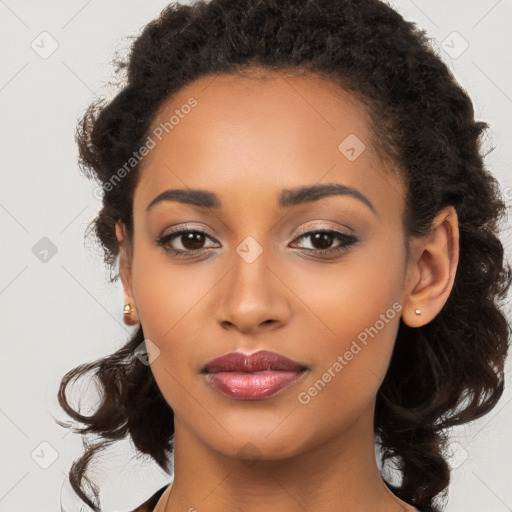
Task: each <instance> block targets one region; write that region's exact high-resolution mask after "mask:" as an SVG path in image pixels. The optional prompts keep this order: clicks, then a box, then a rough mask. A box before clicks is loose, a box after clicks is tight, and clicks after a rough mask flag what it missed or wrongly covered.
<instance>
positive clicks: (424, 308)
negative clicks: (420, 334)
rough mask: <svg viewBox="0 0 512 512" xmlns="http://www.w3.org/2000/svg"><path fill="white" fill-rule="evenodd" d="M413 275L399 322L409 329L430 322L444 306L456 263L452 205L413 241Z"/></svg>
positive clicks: (455, 238)
mask: <svg viewBox="0 0 512 512" xmlns="http://www.w3.org/2000/svg"><path fill="white" fill-rule="evenodd" d="M413 255H414V256H413V258H412V261H410V262H409V265H413V266H414V269H413V270H414V272H412V273H411V274H412V275H413V276H414V277H413V279H412V280H411V281H410V284H409V285H408V286H409V288H410V291H409V293H408V296H407V299H406V300H405V304H404V308H403V313H402V319H403V321H404V322H405V323H406V324H407V325H408V326H410V327H420V326H422V325H425V324H427V323H428V322H430V321H431V320H433V319H434V318H435V317H436V316H437V314H438V313H439V312H440V311H441V309H442V308H443V306H444V305H445V303H446V301H447V300H448V297H449V296H450V293H451V290H452V288H453V283H454V281H455V274H456V271H457V265H458V262H459V227H458V218H457V212H456V211H455V208H453V206H449V207H446V208H444V209H443V210H442V211H441V212H440V213H439V214H438V215H437V216H436V218H435V219H434V221H433V223H432V230H431V231H430V232H429V233H428V234H427V235H425V236H424V237H422V238H418V239H416V240H414V250H413ZM418 312H419V313H418Z"/></svg>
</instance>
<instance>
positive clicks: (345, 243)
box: [156, 226, 359, 258]
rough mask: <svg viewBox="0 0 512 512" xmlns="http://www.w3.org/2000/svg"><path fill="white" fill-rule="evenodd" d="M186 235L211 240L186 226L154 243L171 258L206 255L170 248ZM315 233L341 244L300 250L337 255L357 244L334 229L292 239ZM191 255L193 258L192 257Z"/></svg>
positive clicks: (307, 233) (204, 251)
mask: <svg viewBox="0 0 512 512" xmlns="http://www.w3.org/2000/svg"><path fill="white" fill-rule="evenodd" d="M186 233H201V234H202V235H204V236H206V237H208V238H210V239H211V237H210V236H209V235H208V234H207V233H206V232H204V231H202V230H201V229H190V228H188V227H187V226H185V227H183V228H179V229H177V230H175V231H172V232H171V233H168V234H167V235H164V236H162V237H160V238H158V239H157V241H156V243H157V245H158V246H159V247H161V248H162V250H163V251H164V252H166V253H168V254H171V255H173V256H176V257H178V258H189V257H193V256H200V255H202V254H204V253H206V252H207V251H208V250H209V249H211V248H209V247H207V248H203V249H196V250H193V249H192V250H188V251H183V250H179V249H173V248H172V247H170V245H169V242H171V241H172V240H173V239H174V238H177V237H179V236H180V235H183V234H186ZM316 233H327V234H330V235H333V236H334V237H335V238H337V239H338V240H340V241H341V242H342V243H341V244H340V245H339V246H338V247H336V248H335V249H302V250H303V251H307V252H313V253H315V254H337V253H341V252H345V251H347V250H348V248H349V247H350V246H351V245H353V244H355V243H357V242H358V241H359V239H358V238H357V237H356V236H354V235H348V234H345V233H341V232H340V231H336V230H334V229H328V228H326V229H314V230H304V231H301V232H300V233H299V235H298V236H297V237H296V238H295V239H294V241H295V240H300V239H302V238H307V237H308V236H311V235H314V234H316ZM192 255H193V256H192Z"/></svg>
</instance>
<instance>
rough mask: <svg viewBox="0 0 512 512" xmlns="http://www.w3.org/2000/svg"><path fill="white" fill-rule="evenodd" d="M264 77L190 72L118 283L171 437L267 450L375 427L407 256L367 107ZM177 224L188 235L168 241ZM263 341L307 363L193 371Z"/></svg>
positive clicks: (158, 143) (161, 137) (303, 80)
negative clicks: (130, 307)
mask: <svg viewBox="0 0 512 512" xmlns="http://www.w3.org/2000/svg"><path fill="white" fill-rule="evenodd" d="M267 77H269V78H270V77H272V79H271V80H269V79H267V80H254V79H248V78H240V77H235V76H231V75H218V76H216V77H215V78H214V79H213V78H212V76H209V77H204V78H202V79H200V80H197V81H196V82H193V83H192V84H190V85H188V86H187V87H185V88H184V89H182V90H181V91H180V92H179V94H177V95H176V96H175V97H174V98H173V100H172V101H171V102H170V103H169V102H168V103H167V104H166V107H165V108H164V109H162V110H161V111H160V112H159V116H158V118H157V119H156V120H155V121H154V124H153V127H152V132H151V133H150V137H151V139H152V142H148V148H149V147H150V149H149V153H148V154H147V156H146V158H145V160H144V162H143V167H142V168H141V171H140V172H141V174H140V177H139V181H138V185H137V188H136V191H135V194H134V203H133V207H134V240H133V247H134V250H133V254H132V255H131V260H130V265H131V266H130V269H129V270H126V271H125V273H124V280H123V282H126V283H127V287H128V288H129V294H130V295H132V296H133V302H134V304H135V306H136V309H137V312H138V316H139V319H140V321H141V324H142V327H143V331H144V335H145V337H146V340H150V341H151V343H149V342H147V346H148V352H149V356H150V360H151V359H153V358H154V360H153V361H152V362H151V369H152V371H153V373H154V376H155V379H156V381H157V383H158V385H159V387H160V389H161V391H162V393H163V395H164V397H165V399H166V400H167V402H168V403H169V405H170V406H171V408H172V410H173V412H174V418H175V424H176V436H177V438H178V437H179V436H180V435H185V433H187V434H188V435H189V436H193V437H194V438H195V439H197V440H199V441H201V442H202V443H204V445H206V446H208V447H209V448H211V449H213V450H215V451H216V452H220V453H223V454H226V455H231V456H237V455H240V454H241V453H243V451H244V450H246V449H247V447H248V446H250V447H251V450H252V451H253V452H257V454H258V457H261V458H268V459H277V458H283V457H287V456H291V455H294V454H298V453H300V452H303V451H305V450H307V449H310V448H312V447H314V446H318V445H320V444H321V443H322V442H324V441H326V440H328V439H332V438H333V437H335V436H343V435H345V439H347V436H348V435H349V432H358V434H357V435H365V436H368V439H369V438H370V437H369V436H373V410H374V404H375V397H376V394H377V391H378V388H379V386H380V384H381V382H382V379H383V378H384V375H385V373H386V370H387V367H388V363H389V360H390V357H391V353H392V350H393V345H394V340H395V337H396V333H397V330H398V326H399V319H400V316H401V309H402V305H403V301H404V299H405V296H406V289H405V288H406V283H407V261H406V250H405V239H404V232H403V227H402V214H403V209H404V195H405V192H404V188H403V186H402V184H401V183H400V182H399V181H398V180H397V179H396V178H395V177H392V176H391V175H390V174H388V173H387V172H386V170H385V169H384V164H383V163H382V161H380V159H379V158H378V156H377V154H376V152H375V150H374V148H373V147H372V142H371V136H370V132H369V127H368V123H367V119H366V117H365V111H364V109H363V108H362V107H361V106H360V105H359V104H358V103H357V102H356V101H355V100H354V99H353V98H352V97H351V96H350V94H349V93H346V92H345V91H343V90H341V89H339V88H338V87H337V86H336V85H335V84H328V83H326V82H321V81H319V80H318V79H316V78H314V77H311V76H309V77H295V78H292V77H287V76H285V75H280V74H274V75H267ZM173 116H174V117H173ZM165 123H167V124H165ZM148 141H149V139H148ZM327 184H329V185H336V186H338V189H336V188H335V187H332V188H331V189H329V190H327V189H325V188H324V189H322V188H320V189H318V190H317V191H315V190H316V187H320V186H325V185H327ZM313 187H314V188H313ZM173 190H181V191H182V192H181V193H176V192H175V193H174V194H170V193H168V194H167V199H166V196H165V195H163V196H162V193H164V192H165V191H173ZM197 190H201V191H202V193H201V194H200V193H196V192H194V193H192V192H193V191H197ZM156 198H160V200H155V199H156ZM186 198H188V199H186ZM177 229H179V230H182V229H183V230H185V229H186V231H187V232H188V233H189V234H188V235H183V234H178V235H175V236H174V237H167V238H165V237H166V236H167V235H170V234H171V233H173V231H174V230H177ZM326 231H327V232H331V233H325V232H326ZM118 233H119V232H118ZM162 238H163V242H165V246H163V245H159V243H158V241H159V239H162ZM166 249H168V251H166ZM172 249H173V250H176V251H178V252H179V254H177V255H176V254H173V253H172V252H171V250H172ZM156 347H157V348H156ZM262 350H266V351H273V352H277V353H278V354H280V355H282V356H285V357H287V358H289V359H291V360H293V361H295V362H297V363H298V364H299V366H300V367H301V368H304V367H305V368H306V369H305V370H303V371H301V372H300V373H298V372H284V371H283V369H282V368H281V369H279V368H277V367H276V368H277V369H275V370H274V371H273V372H270V373H263V374H261V373H260V375H259V376H258V375H256V374H255V373H252V374H249V375H247V374H246V375H245V376H244V375H235V373H234V372H231V375H229V372H228V371H226V372H220V373H222V375H220V374H219V375H216V376H212V375H209V374H207V373H204V372H203V369H204V366H205V364H206V363H207V362H210V361H211V360H213V359H214V358H217V357H218V356H221V355H224V354H227V353H230V352H241V353H243V354H246V355H247V354H252V353H255V352H258V351H262ZM260 370H261V368H260ZM268 375H270V377H267V376H268ZM266 379H267V380H266ZM213 382H220V384H219V387H216V386H215V385H213ZM269 382H270V384H269ZM272 382H274V383H276V382H277V383H279V385H284V384H287V385H284V387H279V386H277V387H272V385H271V384H272ZM222 383H224V385H222ZM362 425H364V428H355V429H354V428H352V427H356V426H357V427H362ZM350 435H352V434H350ZM354 435H355V434H354ZM340 439H341V438H340ZM372 439H373V437H372ZM248 443H250V444H248Z"/></svg>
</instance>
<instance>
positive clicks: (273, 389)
mask: <svg viewBox="0 0 512 512" xmlns="http://www.w3.org/2000/svg"><path fill="white" fill-rule="evenodd" d="M306 369H307V367H306V366H304V365H302V364H300V363H298V362H296V361H293V360H292V359H289V358H287V357H285V356H282V355H281V354H277V353H276V352H271V351H268V350H262V351H259V352H256V353H254V354H251V355H245V354H242V353H241V352H230V353H228V354H225V355H223V356H221V357H218V358H216V359H213V360H212V361H210V362H208V363H207V364H206V365H205V366H204V367H203V369H202V373H203V374H205V375H206V379H207V381H208V382H209V383H210V384H211V385H212V386H213V387H214V388H215V389H216V390H217V391H219V392H221V393H222V394H223V395H225V396H228V397H230V398H235V399H238V400H261V399H263V398H268V397H270V396H273V395H275V394H276V393H277V392H278V391H281V390H283V389H285V388H287V387H288V386H290V385H291V384H293V383H294V382H296V381H297V380H298V379H300V378H301V377H302V375H303V374H304V371H305V370H306Z"/></svg>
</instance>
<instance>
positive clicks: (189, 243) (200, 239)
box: [181, 231, 205, 250]
mask: <svg viewBox="0 0 512 512" xmlns="http://www.w3.org/2000/svg"><path fill="white" fill-rule="evenodd" d="M204 238H205V236H204V235H203V233H198V232H197V231H192V232H189V233H186V234H183V235H181V242H182V244H183V246H184V247H186V248H187V249H190V250H194V249H201V247H202V245H203V244H204Z"/></svg>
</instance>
